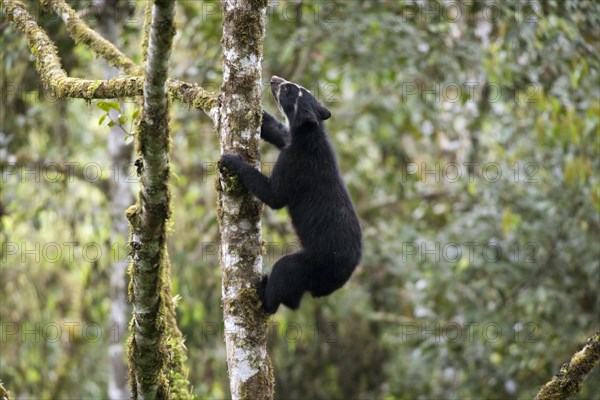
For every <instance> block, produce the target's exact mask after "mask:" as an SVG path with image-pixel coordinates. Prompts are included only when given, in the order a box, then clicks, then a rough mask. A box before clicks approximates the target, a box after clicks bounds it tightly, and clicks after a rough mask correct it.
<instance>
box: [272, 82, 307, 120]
mask: <svg viewBox="0 0 600 400" xmlns="http://www.w3.org/2000/svg"><path fill="white" fill-rule="evenodd" d="M286 84H291V85H294V86H296V87H297V88H298V96H297V97H296V101H295V102H294V115H293V117H294V118H296V113H297V112H298V100H299V99H300V97H302V96H303V93H302V89H304V90H306V91H307V92H308V93H310V90H308V89H306V88H304V87H302V86H300V85H298V84H296V83H294V82H290V81H285V80H284V81H283V83H281V84H280V85H279V86H278V87H277V108H279V111H280V112H281V113H282V114H283V116H284V117H285V121H286V122H287V125H288V126H290V121H289V119H288V117H287V114H286V113H285V111H283V107H281V101H280V100H279V99H280V95H281V87H282V86H283V85H286Z"/></svg>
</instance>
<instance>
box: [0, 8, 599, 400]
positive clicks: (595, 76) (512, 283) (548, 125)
mask: <svg viewBox="0 0 600 400" xmlns="http://www.w3.org/2000/svg"><path fill="white" fill-rule="evenodd" d="M75 6H76V7H77V8H80V9H82V10H85V9H86V7H89V6H90V5H89V3H88V2H85V1H84V2H81V3H77V4H75ZM33 7H34V6H32V8H33ZM134 8H135V12H134V14H133V16H128V17H126V16H122V17H123V18H122V21H120V23H122V24H123V26H124V28H125V29H124V33H123V35H122V41H123V43H124V44H125V47H124V50H125V52H126V53H127V54H130V55H132V56H133V55H135V54H137V52H138V38H139V36H140V29H141V28H142V22H143V21H142V16H143V4H142V3H136V5H135V6H134ZM598 11H599V10H598V5H597V4H596V3H595V2H594V1H591V0H590V1H587V0H581V1H574V0H547V1H546V0H545V1H518V2H501V1H476V2H462V1H460V2H455V1H451V2H438V1H428V2H425V1H367V0H365V1H343V0H338V1H296V2H292V1H287V0H279V1H275V2H272V5H271V6H270V7H269V9H268V13H267V18H268V24H267V32H266V35H267V38H266V42H265V49H264V64H263V65H264V80H265V86H264V87H265V89H266V88H267V85H266V83H267V82H268V78H269V77H270V75H272V74H277V75H281V76H283V77H286V78H288V79H291V80H295V81H298V82H299V83H301V84H303V85H304V86H306V87H307V88H309V89H310V90H312V91H313V92H314V93H315V94H316V95H317V96H318V97H319V98H320V99H321V101H323V102H324V103H325V104H326V106H327V107H328V108H329V109H330V110H331V111H332V113H333V118H332V119H331V121H329V122H328V128H329V131H330V135H331V139H332V142H333V143H334V145H335V147H336V149H337V152H338V156H339V159H340V167H341V170H342V172H343V175H344V177H345V179H346V181H347V183H348V186H349V189H350V192H351V194H352V197H353V199H354V201H355V204H356V207H357V210H358V213H359V216H360V217H361V223H362V225H363V228H364V237H365V252H364V253H365V254H364V259H363V262H362V264H361V266H360V267H359V269H358V270H357V272H356V274H355V276H354V278H353V279H352V280H351V282H350V283H349V284H348V285H347V286H346V287H345V288H344V289H342V290H340V291H339V292H336V293H335V294H334V295H332V296H330V297H328V298H325V299H319V300H314V299H312V298H310V296H307V297H306V298H305V299H304V301H303V304H302V307H301V309H300V311H298V312H290V311H289V310H283V309H282V310H281V311H279V312H278V313H277V314H276V315H275V316H274V317H273V318H272V325H271V327H270V328H271V332H272V335H271V338H272V339H271V348H270V352H271V355H272V359H273V364H274V367H275V373H276V379H277V386H276V396H277V398H280V399H307V398H311V399H333V398H337V399H350V398H361V399H367V398H369V399H371V398H385V399H411V400H412V399H432V398H440V399H441V398H444V399H450V398H455V399H468V398H473V399H484V398H485V399H506V398H523V399H525V398H531V397H532V396H533V395H534V393H536V391H537V389H538V388H539V386H540V385H541V384H543V383H544V382H545V381H547V380H548V379H549V378H550V377H551V376H552V375H553V374H554V373H555V372H556V371H558V368H559V367H560V365H561V364H562V363H563V362H565V361H566V360H567V359H568V358H569V357H570V355H571V354H572V353H574V352H575V351H576V350H578V349H579V347H580V346H581V345H582V344H583V343H584V341H585V339H586V338H587V337H588V336H589V335H590V334H591V333H593V332H594V331H596V330H598V327H599V325H600V296H599V294H598V289H599V287H600V265H599V263H600V244H599V243H600V242H599V241H598V235H599V233H600V221H599V212H600V180H599V178H600V175H599V168H600V157H599V154H600V141H599V136H598V124H599V118H600V96H599V95H600V90H599V89H600V87H599V85H600V82H599V72H600V63H599V59H598V50H599V49H598V44H599V40H600V31H599V29H600V23H599V22H600V21H599V12H598ZM36 12H38V14H37V16H38V17H39V18H40V22H41V23H42V25H43V26H44V27H46V28H47V29H48V31H49V33H50V34H51V36H52V37H53V38H54V39H56V40H57V43H58V46H59V49H60V53H61V56H62V57H63V61H64V63H65V68H66V69H67V70H68V71H69V73H70V74H71V75H72V76H81V77H86V78H90V79H93V77H97V78H101V76H102V67H103V64H102V62H99V61H98V60H96V59H94V57H93V55H92V53H91V52H90V51H89V50H88V49H86V48H85V47H81V46H74V45H73V43H72V42H71V41H70V39H68V37H67V36H66V35H65V32H64V29H63V28H62V25H61V23H60V20H58V19H57V18H56V17H55V16H53V15H48V14H45V13H44V12H42V11H41V10H39V9H36ZM87 20H88V21H89V22H90V24H92V25H93V24H94V19H93V18H88V19H87ZM177 23H178V27H179V31H178V35H177V37H176V41H175V50H174V53H173V58H172V63H171V66H172V75H173V76H174V77H177V78H180V79H183V80H186V81H190V82H197V83H199V84H201V85H203V86H204V87H206V88H209V89H212V90H218V88H219V86H220V74H221V71H220V51H221V48H220V43H219V42H220V36H221V21H220V12H219V9H218V6H217V4H216V3H215V2H203V1H180V2H178V9H177ZM0 35H2V48H3V50H2V52H1V53H0V54H1V55H2V60H1V62H2V95H3V97H2V127H1V130H0V141H1V142H2V149H1V150H0V159H1V161H3V162H5V161H7V160H8V161H10V160H13V159H15V158H19V159H22V158H25V159H32V160H39V159H43V160H46V161H51V162H69V163H74V164H76V165H79V166H86V170H87V172H88V174H90V175H91V176H92V177H93V176H95V174H97V173H101V174H102V177H103V178H105V179H131V182H132V185H131V186H132V191H134V190H137V185H136V183H135V181H136V175H135V171H134V168H133V166H132V168H131V171H132V173H131V175H130V176H129V177H122V176H115V175H114V172H115V171H116V169H115V168H114V166H113V167H111V165H110V159H109V157H108V155H107V152H106V134H107V131H106V129H107V128H106V127H105V126H98V121H99V120H100V119H101V117H102V115H103V114H104V112H103V111H102V110H100V109H98V108H97V107H95V106H93V105H87V104H85V103H84V102H82V101H74V100H67V101H56V100H55V99H54V98H52V96H51V95H50V94H48V93H47V92H45V91H44V90H43V89H42V85H41V83H40V82H39V81H38V80H37V75H36V74H35V71H34V70H33V66H32V65H31V62H30V58H29V57H28V55H27V54H26V51H25V49H26V48H27V45H26V43H25V41H24V40H23V38H22V36H21V34H20V33H18V32H16V31H15V30H14V28H13V27H11V26H6V25H3V26H2V27H1V28H0ZM264 104H265V108H266V109H268V110H270V111H273V110H274V107H273V101H272V99H271V96H270V94H269V93H268V91H267V90H265V95H264ZM134 106H135V104H134V102H133V101H130V102H129V103H128V104H126V106H125V109H124V110H123V111H124V114H125V115H128V116H129V115H131V114H132V112H134V111H133V110H134V109H135V107H134ZM104 125H105V124H104ZM172 132H173V155H172V160H171V161H172V170H173V172H174V175H173V179H172V183H173V199H174V207H173V209H174V217H173V221H172V232H171V237H170V242H169V253H170V256H171V261H172V266H173V274H174V276H173V284H174V293H175V294H179V295H180V296H181V297H182V299H181V300H180V301H179V305H178V318H179V324H180V328H181V330H182V331H183V333H184V334H185V336H186V346H187V348H188V356H189V359H188V366H189V367H190V381H191V382H192V383H193V384H194V391H195V393H196V394H197V395H198V397H199V398H227V397H228V396H229V394H228V381H227V369H226V363H225V349H224V345H223V342H222V329H223V327H222V324H221V320H222V318H221V307H220V272H219V265H218V243H219V238H218V227H217V222H216V217H215V205H216V196H215V191H214V189H213V185H214V178H215V164H214V161H216V160H217V159H218V158H219V153H218V142H217V138H216V136H215V133H214V130H213V128H212V126H211V125H210V121H209V120H208V119H207V118H206V117H205V116H204V115H203V114H201V113H199V112H197V111H194V110H190V109H188V108H187V107H185V106H182V105H181V104H177V103H175V104H174V107H173V116H172ZM123 140H126V135H125V133H124V137H123ZM276 156H277V152H276V151H275V150H274V149H271V148H269V147H268V146H266V145H265V146H264V147H263V161H264V164H263V170H264V171H265V172H267V173H268V170H269V167H270V166H271V165H272V164H270V163H272V162H273V161H274V160H275V159H276ZM88 178H89V176H88ZM92 180H93V179H92ZM0 211H1V218H2V219H1V228H2V232H1V236H0V238H1V240H2V248H1V252H2V253H1V256H2V266H1V269H0V272H1V283H0V289H1V293H2V295H1V309H0V320H1V323H2V326H1V331H0V333H1V340H2V342H1V346H2V355H1V357H0V380H2V381H3V382H4V383H5V384H6V386H7V389H9V390H10V391H11V392H12V393H13V395H15V397H16V398H25V397H29V398H52V399H59V398H105V397H106V396H107V392H106V387H107V382H106V380H107V368H108V363H107V359H108V357H107V352H108V344H109V343H111V342H113V341H114V340H122V339H123V338H115V337H114V332H116V330H114V329H113V328H111V321H110V320H109V316H108V310H109V306H110V301H111V299H110V295H109V286H108V283H109V276H108V271H109V266H110V263H111V260H112V259H114V258H119V259H121V258H124V257H126V256H127V252H128V250H127V248H126V246H125V244H124V243H125V242H124V238H114V237H110V217H109V210H108V202H107V199H106V196H105V195H104V194H103V193H102V191H101V190H99V189H98V186H97V185H91V184H90V183H88V182H84V181H82V180H79V179H75V178H73V177H72V176H66V177H65V176H63V175H60V174H56V173H52V172H48V171H45V170H42V169H41V168H37V167H35V166H33V167H31V166H30V167H6V166H4V167H3V170H2V194H1V201H0ZM263 227H264V241H265V267H266V268H269V267H270V266H271V265H272V264H273V263H274V261H276V260H277V259H278V258H279V257H280V256H281V255H283V254H285V253H287V252H293V251H294V250H295V247H296V246H297V245H296V243H295V240H296V239H295V238H294V236H293V232H292V230H291V227H290V224H289V222H288V219H287V214H286V212H285V211H273V210H269V209H265V212H264V220H263ZM36 324H37V325H36ZM69 327H72V328H69ZM599 382H600V371H599V370H596V371H594V372H593V374H592V376H590V377H589V378H588V381H587V382H586V383H585V385H584V387H583V391H582V393H581V394H580V396H579V397H578V398H581V399H591V398H598V395H599V393H600V383H599Z"/></svg>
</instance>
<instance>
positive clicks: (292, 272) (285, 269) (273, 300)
mask: <svg viewBox="0 0 600 400" xmlns="http://www.w3.org/2000/svg"><path fill="white" fill-rule="evenodd" d="M311 271H312V268H311V264H310V262H309V260H308V259H306V257H305V256H304V255H303V254H302V252H296V253H294V254H290V255H288V256H285V257H282V258H280V259H279V260H278V261H277V262H276V263H275V265H274V266H273V271H272V272H271V275H270V276H268V277H266V276H265V277H263V280H262V281H261V283H260V288H259V296H260V299H261V300H262V303H263V308H264V310H265V311H266V312H267V313H269V314H274V313H275V311H277V308H279V304H282V303H283V304H284V305H286V306H287V307H289V308H291V309H296V308H298V306H300V301H301V300H302V295H303V294H304V292H305V291H306V290H307V289H308V288H307V284H308V282H309V276H310V274H311Z"/></svg>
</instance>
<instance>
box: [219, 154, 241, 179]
mask: <svg viewBox="0 0 600 400" xmlns="http://www.w3.org/2000/svg"><path fill="white" fill-rule="evenodd" d="M243 164H244V159H243V158H242V157H240V156H238V155H237V154H223V155H222V156H221V159H220V160H219V169H222V167H225V168H227V169H228V170H229V171H231V172H233V173H234V174H235V173H237V172H238V171H239V170H240V167H241V166H242V165H243Z"/></svg>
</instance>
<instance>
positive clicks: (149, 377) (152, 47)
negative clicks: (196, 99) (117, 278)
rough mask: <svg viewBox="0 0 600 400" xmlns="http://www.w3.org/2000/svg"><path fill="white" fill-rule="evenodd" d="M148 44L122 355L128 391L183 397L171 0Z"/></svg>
mask: <svg viewBox="0 0 600 400" xmlns="http://www.w3.org/2000/svg"><path fill="white" fill-rule="evenodd" d="M151 7H152V8H151V14H150V12H148V13H147V14H146V15H147V18H149V17H150V15H151V19H152V22H151V24H150V27H149V40H148V45H147V62H146V77H145V80H144V109H143V114H142V121H141V123H140V128H139V131H138V132H137V135H136V147H137V149H138V151H139V152H140V156H141V158H139V159H138V160H137V161H136V163H135V164H136V168H137V169H138V174H139V176H140V180H141V190H140V193H139V197H138V202H137V204H135V205H133V206H131V207H129V208H128V209H127V212H126V215H127V218H128V219H129V222H130V224H131V235H130V245H131V249H132V259H133V262H132V264H131V267H130V272H131V282H130V289H129V294H130V296H131V302H132V304H133V318H132V321H131V325H130V329H131V330H132V335H131V336H130V338H129V341H130V342H129V346H128V355H129V369H130V384H131V392H132V395H133V397H134V398H135V399H156V398H158V399H167V398H177V399H179V398H185V397H189V392H188V389H187V387H188V385H189V384H188V383H187V378H186V372H185V371H184V370H183V360H184V355H183V340H182V335H181V332H180V331H179V329H178V328H177V324H176V321H175V311H174V308H173V300H172V296H171V280H170V263H169V255H168V252H167V221H168V220H169V218H170V216H171V193H170V190H169V178H170V171H169V154H170V147H171V139H170V132H169V103H168V98H167V84H166V80H167V72H168V62H169V58H170V55H171V46H172V42H173V36H174V35H175V26H174V23H173V17H174V1H173V0H156V1H155V2H154V4H153V5H152V6H151Z"/></svg>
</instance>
